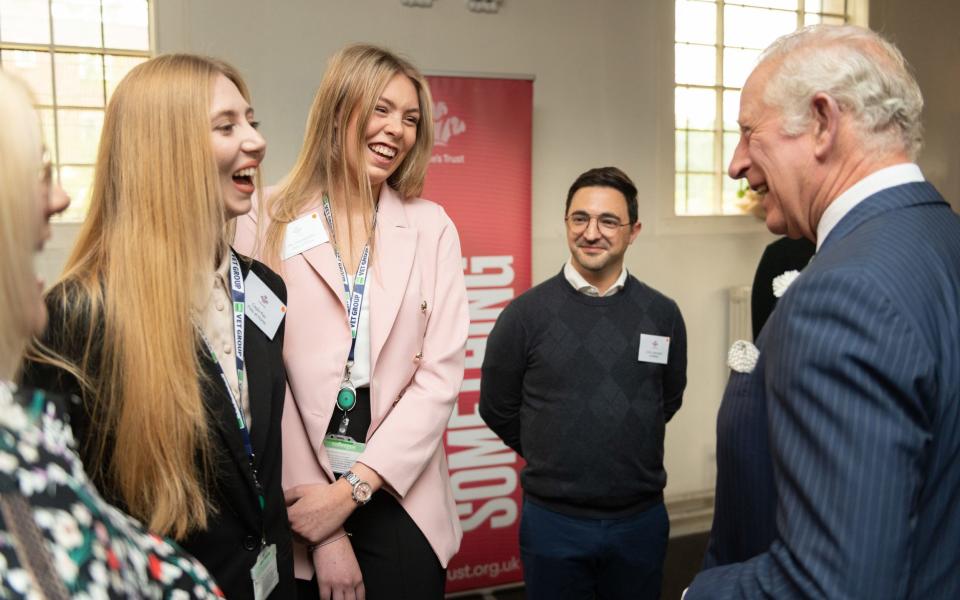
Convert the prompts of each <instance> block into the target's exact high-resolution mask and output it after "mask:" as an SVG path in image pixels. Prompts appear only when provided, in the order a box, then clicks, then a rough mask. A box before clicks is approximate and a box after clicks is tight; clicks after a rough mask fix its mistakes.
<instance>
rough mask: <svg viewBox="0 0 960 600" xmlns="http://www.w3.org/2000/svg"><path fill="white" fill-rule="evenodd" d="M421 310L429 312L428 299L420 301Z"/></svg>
mask: <svg viewBox="0 0 960 600" xmlns="http://www.w3.org/2000/svg"><path fill="white" fill-rule="evenodd" d="M420 312H422V313H425V312H427V301H426V300H424V301H423V302H421V303H420Z"/></svg>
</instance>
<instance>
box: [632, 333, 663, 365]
mask: <svg viewBox="0 0 960 600" xmlns="http://www.w3.org/2000/svg"><path fill="white" fill-rule="evenodd" d="M669 353H670V338H668V337H666V336H663V335H649V334H646V333H641V334H640V353H639V354H638V355H637V360H638V361H640V362H648V363H657V364H658V365H665V364H667V356H668V355H669Z"/></svg>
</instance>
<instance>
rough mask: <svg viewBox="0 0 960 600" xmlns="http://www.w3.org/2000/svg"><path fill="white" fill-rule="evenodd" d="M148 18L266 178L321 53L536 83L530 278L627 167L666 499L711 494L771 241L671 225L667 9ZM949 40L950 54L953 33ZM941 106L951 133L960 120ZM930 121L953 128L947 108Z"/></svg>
mask: <svg viewBox="0 0 960 600" xmlns="http://www.w3.org/2000/svg"><path fill="white" fill-rule="evenodd" d="M936 1H937V2H939V3H940V4H941V5H942V6H941V7H940V9H941V13H942V10H949V11H951V12H952V14H956V13H957V9H956V8H955V7H953V6H952V1H953V0H936ZM923 2H924V3H925V4H928V3H930V2H931V0H923ZM874 3H878V4H882V5H884V6H885V7H886V10H887V11H888V12H889V13H890V14H895V12H894V9H893V7H894V6H895V5H898V6H899V5H902V6H903V7H906V6H908V5H909V6H912V5H910V3H908V2H904V1H903V0H900V1H899V2H895V1H894V0H883V1H881V0H874ZM154 10H155V13H156V14H155V17H156V32H157V38H156V39H157V51H158V52H175V51H183V52H198V53H206V54H211V55H215V56H218V57H221V58H224V59H226V60H228V61H230V62H232V63H233V64H234V65H236V66H237V67H238V68H239V69H240V70H241V72H242V73H243V74H244V76H245V77H246V79H247V81H248V83H249V84H250V86H251V89H252V93H253V104H254V106H255V108H256V110H257V115H258V118H260V119H262V120H263V122H264V126H263V131H264V134H265V136H266V138H267V140H268V142H269V149H268V155H267V161H266V163H265V165H264V172H265V179H266V181H268V182H274V181H276V180H277V179H278V178H279V177H280V176H282V175H283V174H284V173H285V172H286V170H287V169H288V168H289V166H290V165H291V164H292V162H293V159H294V157H295V155H296V153H297V151H298V149H299V145H300V140H301V138H302V133H303V125H304V121H305V116H306V111H307V107H308V105H309V102H310V100H311V98H312V95H313V92H314V89H315V87H316V85H317V84H318V83H319V80H320V76H321V74H322V72H323V68H324V63H325V60H326V57H327V56H329V55H330V54H331V53H332V52H333V51H335V50H336V49H337V48H339V47H340V46H342V45H343V44H345V43H348V42H352V41H368V42H374V43H378V44H382V45H386V46H388V47H390V48H392V49H394V50H397V51H400V52H402V53H404V54H406V55H408V56H409V57H411V58H412V59H413V60H414V62H416V63H417V64H418V65H419V66H420V67H421V68H422V69H424V70H425V71H428V72H438V71H447V72H451V71H452V72H478V73H518V74H530V75H534V76H535V77H536V83H535V87H534V90H535V91H534V144H533V220H534V224H533V275H534V281H535V282H539V281H542V280H543V279H545V278H547V277H549V276H551V275H552V274H554V273H555V272H557V270H558V269H559V268H560V265H561V264H562V262H563V261H564V260H565V259H566V256H567V249H566V244H565V241H564V236H563V223H562V212H563V199H564V196H565V192H566V189H567V187H568V186H569V184H570V183H571V181H572V180H573V178H574V177H576V175H578V174H579V173H580V172H582V171H583V170H585V169H587V168H590V167H594V166H600V165H604V164H614V165H617V166H620V167H621V168H623V169H624V170H626V171H627V172H628V173H629V174H630V175H631V176H632V177H633V178H634V180H635V181H636V182H637V183H638V187H639V188H640V189H641V208H640V215H641V220H642V221H643V223H644V230H643V233H642V234H641V236H640V238H639V239H638V241H637V242H636V243H635V244H634V246H633V247H632V248H631V250H630V251H629V253H628V260H627V266H628V268H629V269H630V271H631V272H632V273H634V274H635V275H637V276H638V277H640V278H641V279H643V280H645V281H646V282H647V283H649V284H651V285H652V286H654V287H656V288H658V289H660V290H661V291H663V292H665V293H666V294H668V295H670V296H671V297H673V298H674V299H675V300H676V301H677V302H678V303H679V305H680V308H681V310H683V313H684V316H685V318H686V321H687V328H688V337H689V370H688V375H689V386H688V388H687V394H686V397H685V402H684V407H683V408H682V409H681V411H680V412H679V413H678V415H677V416H676V418H675V419H674V421H673V422H672V423H671V424H670V425H669V426H668V430H667V447H666V464H667V470H668V472H669V484H668V488H667V494H668V496H673V497H676V496H679V495H683V494H687V493H693V492H697V491H700V490H706V489H709V488H712V486H713V483H714V476H715V467H714V459H713V451H714V445H715V434H714V428H715V419H716V410H717V407H718V405H719V402H720V397H721V394H722V392H723V386H724V384H725V382H726V377H727V371H726V367H725V364H724V363H725V355H726V344H727V332H726V322H727V314H726V296H725V292H726V289H727V288H728V287H729V286H733V285H739V284H744V283H749V282H750V281H751V279H752V275H753V269H754V266H755V264H756V261H757V260H758V258H759V256H760V253H761V251H762V248H763V246H764V245H765V244H766V243H767V242H768V241H770V240H771V239H773V238H772V236H770V235H769V234H767V233H766V232H765V231H764V230H763V227H762V226H761V225H760V224H759V223H755V222H753V221H752V220H750V219H749V218H746V217H743V218H729V219H693V220H688V219H677V218H675V217H671V216H670V212H671V208H670V207H671V203H672V194H673V183H672V180H673V174H672V169H673V154H672V152H673V145H672V141H671V140H672V116H673V107H672V76H673V46H672V40H673V27H672V21H673V2H672V1H670V0H657V1H655V2H652V1H647V2H641V1H638V0H506V1H505V3H504V6H503V8H502V9H501V11H500V13H499V14H495V15H489V14H475V13H470V12H468V11H467V10H466V8H465V1H464V0H436V1H435V5H434V7H433V8H429V9H423V8H409V7H404V6H402V5H401V3H400V0H282V1H275V2H264V1H262V0H203V1H193V2H191V1H190V0H158V1H157V2H156V3H155V5H154ZM903 10H906V8H901V12H902V11H903ZM910 11H911V12H923V11H913V9H910ZM931 14H936V13H931ZM896 15H899V13H896ZM927 19H928V20H929V19H933V17H927ZM934 20H935V19H934ZM943 22H944V23H946V22H953V23H956V22H957V20H956V19H952V20H951V19H948V20H947V21H943ZM911 23H914V21H911ZM871 24H872V25H873V26H874V27H877V26H878V24H877V23H876V22H873V21H872V23H871ZM894 24H896V21H895V22H894ZM911 28H912V31H909V32H907V35H910V34H912V35H914V39H917V38H920V39H923V41H924V43H926V42H927V41H929V40H928V39H927V38H924V37H923V32H922V28H918V27H916V26H911ZM887 29H888V30H889V29H890V28H889V27H888V28H887ZM917 32H919V33H917ZM950 39H951V40H952V43H953V46H951V48H952V49H953V50H952V51H953V54H951V56H954V57H955V56H956V46H957V43H956V42H957V37H956V34H955V33H953V34H952V37H951V38H950ZM897 41H898V42H902V41H903V40H900V39H898V40H897ZM916 46H917V42H915V43H914V47H916ZM908 58H910V59H911V60H914V58H913V57H911V55H910V54H909V53H908ZM931 62H932V61H931ZM956 66H957V65H956V61H954V63H953V68H954V69H955V68H956ZM925 72H926V73H927V74H928V76H929V77H932V75H930V74H929V69H928V70H927V71H925ZM923 74H924V73H921V83H922V84H923V83H924V81H923V77H922V76H923ZM957 81H960V78H958V77H954V78H953V84H952V85H953V88H951V89H954V90H955V89H956V85H957V84H956V82H957ZM936 89H937V91H940V88H936ZM955 97H956V94H951V95H950V96H949V97H947V96H945V97H944V98H943V99H942V100H939V101H940V102H942V103H947V102H951V101H952V98H955ZM944 110H946V109H944ZM949 110H952V112H951V113H949V114H951V115H952V118H953V123H954V126H955V124H956V123H957V122H958V120H957V119H956V111H955V110H953V109H949ZM934 121H935V122H936V123H941V122H944V123H946V122H948V121H949V119H947V118H945V116H944V113H942V112H941V113H938V114H937V115H934ZM941 139H942V140H944V141H942V142H941V141H938V142H937V143H936V146H935V148H936V150H937V151H939V152H940V153H941V154H939V155H938V156H935V157H933V158H932V159H931V160H930V161H929V162H930V164H931V165H932V166H933V167H934V170H935V171H936V173H935V174H936V175H946V174H947V173H952V175H950V176H951V177H953V180H952V181H953V182H954V183H953V188H954V189H953V190H952V191H957V190H956V189H955V188H957V187H958V184H956V181H957V177H958V175H957V173H960V169H956V168H953V169H948V167H956V166H958V161H957V156H958V155H957V153H956V152H955V151H953V152H952V153H950V152H949V151H948V150H949V149H950V148H951V145H952V144H955V140H956V139H957V137H956V136H952V137H951V138H950V139H949V144H948V143H947V140H946V138H944V137H942V136H941ZM941 167H942V168H941ZM935 181H936V180H935ZM938 183H939V182H938ZM952 196H953V198H954V200H955V201H956V200H957V199H958V198H960V194H957V193H954V194H953V195H952ZM436 200H439V201H441V202H442V201H443V200H444V199H443V198H437V199H436ZM71 233H72V229H71V228H63V227H60V228H58V231H57V232H56V234H55V239H54V240H53V243H52V246H51V250H50V251H49V252H48V253H47V254H46V255H45V256H44V257H43V263H42V265H41V267H42V269H43V270H44V271H45V272H46V273H47V279H48V280H52V279H53V278H54V276H55V274H56V269H57V268H58V266H59V264H61V263H62V260H63V253H64V252H65V250H64V249H65V248H66V247H67V246H68V244H69V242H70V239H71Z"/></svg>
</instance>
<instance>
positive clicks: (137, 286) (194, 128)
mask: <svg viewBox="0 0 960 600" xmlns="http://www.w3.org/2000/svg"><path fill="white" fill-rule="evenodd" d="M221 74H222V75H224V76H226V77H227V78H228V79H230V80H231V81H232V82H233V83H234V84H236V86H237V88H238V89H239V90H240V93H241V94H242V95H243V96H244V98H246V99H249V94H248V92H247V88H246V86H245V85H244V83H243V80H242V79H241V78H240V75H239V74H238V73H237V72H236V71H235V70H234V69H233V68H232V67H230V66H229V65H227V64H225V63H223V62H220V61H217V60H213V59H209V58H204V57H198V56H192V55H186V54H172V55H166V56H160V57H157V58H154V59H152V60H149V61H147V62H145V63H143V64H141V65H138V66H137V67H135V68H134V69H133V70H131V71H130V73H129V74H128V75H127V76H126V77H125V78H124V79H123V81H121V82H120V84H119V85H118V86H117V89H116V91H115V92H114V94H113V97H112V98H111V99H110V103H109V105H108V106H107V111H106V116H105V119H104V124H103V133H102V135H101V138H100V148H99V151H98V155H97V165H96V172H95V176H94V181H93V192H92V197H91V201H90V212H89V215H88V216H87V220H86V221H85V222H84V224H83V227H82V229H81V230H80V234H79V238H78V240H77V243H76V246H75V247H74V249H73V252H72V254H71V256H70V258H69V259H68V260H67V265H66V267H65V271H64V274H63V276H62V278H61V280H60V282H59V283H58V285H57V286H56V287H55V288H54V289H53V290H52V291H51V294H52V295H53V298H52V300H53V301H54V302H59V303H61V304H60V306H59V307H58V308H59V309H60V311H59V312H61V314H64V315H66V319H65V331H64V332H61V333H60V334H59V335H61V336H62V337H64V338H65V339H82V340H87V341H86V344H85V347H84V350H83V352H82V356H81V358H80V360H79V363H73V364H70V362H69V361H68V360H65V359H64V358H63V357H62V356H61V357H57V356H53V357H51V361H52V362H55V363H56V362H57V361H58V360H59V361H61V363H62V362H66V363H67V366H68V367H72V368H71V369H70V370H71V371H72V372H74V374H76V375H79V376H80V379H81V381H82V383H83V385H84V390H85V392H86V393H85V397H86V400H87V402H88V405H87V406H88V410H90V412H91V419H93V422H94V423H95V424H96V426H95V427H94V428H93V430H94V431H96V432H98V435H94V436H91V438H95V439H91V440H88V441H89V442H90V445H88V447H87V450H88V451H92V453H93V454H92V456H93V464H97V465H101V466H100V469H101V472H99V473H97V472H94V473H93V475H94V477H95V478H96V479H99V480H100V481H106V482H107V485H108V486H109V487H110V488H111V490H112V491H114V492H115V493H116V495H117V496H118V497H119V498H120V499H121V500H122V501H123V502H124V504H125V506H126V509H127V510H128V511H129V512H130V514H132V515H134V516H135V517H137V518H139V519H141V520H143V521H144V522H146V523H147V525H148V526H149V528H150V529H151V530H153V531H155V532H157V533H160V534H163V535H172V536H173V537H175V538H178V539H182V538H183V537H185V536H186V535H187V534H188V533H189V532H191V531H194V530H197V529H205V528H206V526H207V517H208V515H209V513H210V512H211V511H212V510H213V509H212V505H211V503H210V501H209V498H208V493H207V486H208V483H209V481H210V477H211V475H212V473H211V465H212V458H213V457H212V453H213V449H212V442H211V440H210V435H211V431H210V428H209V427H208V425H207V419H206V413H205V408H204V401H203V397H202V395H201V383H202V382H201V378H202V377H203V375H202V373H203V371H202V368H201V364H200V362H199V361H200V358H199V357H200V356H201V355H200V354H199V353H198V351H199V350H200V345H199V342H198V340H197V337H196V331H195V325H194V322H193V319H192V316H191V310H192V307H193V304H194V302H195V301H196V299H197V298H202V297H204V296H203V294H204V291H205V290H206V288H207V287H208V286H209V282H210V277H211V274H212V272H213V269H214V267H215V261H216V260H217V257H218V256H222V253H223V252H224V251H225V250H226V248H227V239H228V235H230V234H231V232H229V231H228V228H226V227H225V226H224V220H225V213H224V207H223V201H222V197H221V190H220V183H219V179H218V171H217V166H216V163H215V160H214V157H213V150H212V147H211V142H210V114H209V113H210V102H211V95H212V86H213V84H214V81H215V79H216V77H217V76H219V75H221ZM98 325H99V326H100V327H102V336H103V337H102V343H101V344H100V345H97V343H96V342H94V340H95V339H96V338H97V335H96V334H97V327H98ZM48 354H49V353H48ZM104 433H106V434H107V435H104ZM108 439H109V440H110V441H111V442H113V447H112V448H108V443H107V440H108ZM198 462H199V466H200V469H199V470H198Z"/></svg>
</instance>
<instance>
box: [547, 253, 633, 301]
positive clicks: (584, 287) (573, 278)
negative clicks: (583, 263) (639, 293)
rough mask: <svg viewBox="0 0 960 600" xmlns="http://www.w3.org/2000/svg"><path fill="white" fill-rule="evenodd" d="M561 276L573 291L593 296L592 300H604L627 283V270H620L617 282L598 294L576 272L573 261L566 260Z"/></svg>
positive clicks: (594, 288) (597, 290)
mask: <svg viewBox="0 0 960 600" xmlns="http://www.w3.org/2000/svg"><path fill="white" fill-rule="evenodd" d="M563 276H564V277H566V278H567V281H568V282H570V285H572V286H573V289H575V290H577V291H578V292H580V293H581V294H584V295H586V296H593V297H594V298H604V297H606V296H612V295H614V294H616V293H617V292H619V291H620V290H621V289H623V286H624V284H626V282H627V270H626V269H620V276H619V277H617V280H616V281H614V282H613V285H611V286H610V287H609V288H607V291H605V292H604V293H602V294H601V293H600V290H599V289H597V287H596V286H595V285H593V284H591V283H590V282H588V281H587V280H586V279H584V278H583V275H581V274H580V272H579V271H577V269H576V267H574V266H573V259H567V264H565V265H563Z"/></svg>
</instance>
